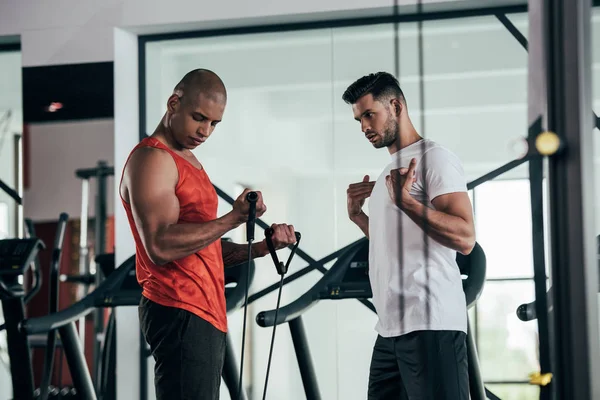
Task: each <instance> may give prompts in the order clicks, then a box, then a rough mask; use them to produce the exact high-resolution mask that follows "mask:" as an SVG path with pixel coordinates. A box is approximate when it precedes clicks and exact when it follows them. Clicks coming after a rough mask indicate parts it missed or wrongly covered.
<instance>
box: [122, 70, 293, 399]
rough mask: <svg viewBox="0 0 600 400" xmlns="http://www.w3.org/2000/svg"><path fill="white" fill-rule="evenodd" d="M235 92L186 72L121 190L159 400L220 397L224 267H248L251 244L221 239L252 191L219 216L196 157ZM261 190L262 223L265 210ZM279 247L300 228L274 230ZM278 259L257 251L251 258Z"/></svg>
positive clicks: (260, 245)
mask: <svg viewBox="0 0 600 400" xmlns="http://www.w3.org/2000/svg"><path fill="white" fill-rule="evenodd" d="M226 102H227V92H226V89H225V85H224V84H223V82H222V81H221V79H220V78H219V77H218V76H217V75H216V74H215V73H214V72H212V71H208V70H204V69H198V70H193V71H190V72H189V73H187V74H186V75H185V76H184V77H183V79H182V80H181V82H179V83H178V84H177V86H176V87H175V90H174V92H173V94H172V95H171V96H170V97H169V99H168V101H167V111H166V113H165V115H164V116H163V118H162V120H161V122H160V124H159V125H158V126H157V128H156V130H155V131H154V133H153V134H152V135H151V136H150V137H148V138H145V139H143V140H142V141H141V142H140V143H139V144H138V145H137V146H136V147H135V148H134V149H133V150H132V152H131V154H130V156H129V158H128V160H127V162H126V164H125V167H124V169H123V176H122V179H121V185H120V188H119V192H120V195H121V200H122V203H123V207H124V208H125V211H126V213H127V217H128V220H129V224H130V227H131V231H132V234H133V236H134V240H135V243H136V274H137V279H138V282H139V283H140V285H141V286H142V288H143V292H142V300H141V302H140V306H139V316H140V327H141V329H142V332H143V333H144V336H145V338H146V341H147V342H148V344H149V345H150V348H151V351H152V355H153V357H154V359H155V361H156V365H155V371H154V372H155V378H154V383H155V389H156V396H157V399H159V400H162V399H169V400H178V399H207V400H208V399H210V400H213V399H218V397H219V387H220V383H221V371H222V368H223V362H224V355H225V342H226V336H225V335H226V332H227V315H226V306H225V304H226V303H225V282H224V271H223V269H224V268H226V267H228V266H234V265H238V264H241V263H243V262H245V261H247V258H248V246H247V244H235V243H231V242H227V241H222V240H221V237H222V236H223V235H224V234H226V233H227V232H229V231H231V230H232V229H234V228H236V227H238V226H240V225H242V224H244V223H245V222H247V220H248V214H249V203H248V202H247V201H246V194H247V193H248V192H249V190H248V189H246V190H244V192H243V193H242V194H241V195H240V196H239V197H238V198H237V199H236V200H235V202H234V204H233V209H232V210H231V211H230V212H228V213H227V214H225V215H223V216H221V217H218V218H217V206H218V197H217V194H216V192H215V189H214V187H213V186H212V184H211V182H210V179H209V178H208V175H207V174H206V171H204V168H203V166H202V164H201V163H200V162H199V161H198V159H197V158H196V157H195V156H194V154H193V153H192V150H193V149H195V148H196V147H197V146H199V145H200V144H202V143H204V142H205V141H206V140H207V139H208V137H209V136H210V135H211V134H212V133H213V131H214V129H215V127H216V125H217V124H218V123H219V122H220V121H221V119H222V117H223V113H224V110H225V105H226ZM257 193H258V201H257V203H256V217H257V218H258V217H260V216H261V215H263V214H264V213H265V211H266V209H267V208H266V206H265V204H264V202H263V199H262V195H261V193H260V192H257ZM272 228H273V229H274V234H273V236H272V238H273V243H274V245H275V247H276V249H281V248H284V247H286V246H288V245H290V244H293V243H295V241H296V237H295V233H294V227H293V226H291V225H287V224H274V225H272ZM267 254H269V251H268V249H267V246H266V243H265V241H264V240H263V241H262V242H257V243H254V244H253V245H252V248H251V257H252V258H256V257H263V256H265V255H267Z"/></svg>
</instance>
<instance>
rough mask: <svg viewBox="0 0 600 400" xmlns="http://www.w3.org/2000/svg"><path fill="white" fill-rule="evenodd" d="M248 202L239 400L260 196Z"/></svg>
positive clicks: (251, 195)
mask: <svg viewBox="0 0 600 400" xmlns="http://www.w3.org/2000/svg"><path fill="white" fill-rule="evenodd" d="M246 201H248V203H249V211H248V223H247V224H246V239H247V240H248V264H247V265H246V288H245V293H244V319H243V322H242V325H243V328H242V356H241V360H240V380H239V383H238V392H237V400H240V399H241V395H242V377H243V376H244V348H245V347H246V320H247V313H248V286H250V273H249V271H248V268H250V263H251V262H252V242H254V224H255V219H256V202H257V201H258V194H257V193H256V192H248V194H247V195H246Z"/></svg>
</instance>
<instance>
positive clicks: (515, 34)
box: [496, 5, 600, 130]
mask: <svg viewBox="0 0 600 400" xmlns="http://www.w3.org/2000/svg"><path fill="white" fill-rule="evenodd" d="M594 6H596V5H594ZM496 18H498V20H499V21H500V22H501V23H502V25H504V27H505V28H506V29H507V30H508V31H509V32H510V33H511V34H512V35H513V37H514V38H515V39H516V40H517V42H519V43H520V44H521V46H523V48H524V49H525V50H526V51H529V43H528V41H527V38H526V37H525V36H524V35H523V34H522V33H521V31H520V30H519V28H517V27H516V26H515V25H514V24H513V23H512V22H511V20H510V19H508V17H507V16H506V14H502V13H498V14H496ZM592 114H594V122H595V125H596V128H598V129H599V130H600V117H599V116H598V115H596V113H595V112H594V110H592Z"/></svg>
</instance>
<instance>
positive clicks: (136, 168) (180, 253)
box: [125, 148, 244, 265]
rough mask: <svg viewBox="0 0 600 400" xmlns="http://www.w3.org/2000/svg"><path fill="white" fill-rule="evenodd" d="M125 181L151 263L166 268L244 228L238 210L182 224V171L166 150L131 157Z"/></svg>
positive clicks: (143, 150) (146, 150) (142, 151)
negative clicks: (179, 193) (177, 192)
mask: <svg viewBox="0 0 600 400" xmlns="http://www.w3.org/2000/svg"><path fill="white" fill-rule="evenodd" d="M125 180H126V188H127V198H126V200H128V202H129V204H130V205H131V209H132V212H133V218H134V220H135V224H136V227H137V229H138V232H139V234H140V236H141V239H142V243H143V244H144V247H145V249H146V252H147V254H148V256H149V257H150V259H151V261H152V262H153V263H155V264H157V265H164V264H166V263H168V262H170V261H173V260H178V259H181V258H183V257H187V256H189V255H190V254H193V253H195V252H197V251H199V250H201V249H203V248H204V247H206V246H208V245H209V244H211V243H213V242H214V241H216V240H218V239H219V238H220V237H221V236H223V235H224V234H225V233H227V232H228V231H230V230H232V229H234V228H236V227H237V226H239V225H241V224H242V223H243V221H244V219H243V217H244V216H243V215H241V214H240V213H239V212H236V211H235V210H232V211H231V212H229V213H227V214H225V215H224V216H222V217H220V218H217V219H215V220H213V221H209V222H204V223H189V224H188V223H185V224H178V223H177V222H178V219H179V201H178V199H177V196H176V195H175V186H176V185H177V181H178V172H177V167H176V165H175V162H174V161H173V159H172V157H171V156H170V155H169V154H168V153H166V152H165V151H164V150H159V149H153V148H140V149H138V150H137V151H136V152H135V153H134V154H133V155H132V157H131V158H130V160H129V162H128V165H127V168H126V171H125Z"/></svg>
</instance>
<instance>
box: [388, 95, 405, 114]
mask: <svg viewBox="0 0 600 400" xmlns="http://www.w3.org/2000/svg"><path fill="white" fill-rule="evenodd" d="M390 104H391V106H392V110H394V114H395V115H396V116H397V117H399V116H400V113H402V109H403V107H402V102H401V101H400V100H399V99H392V100H390Z"/></svg>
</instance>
